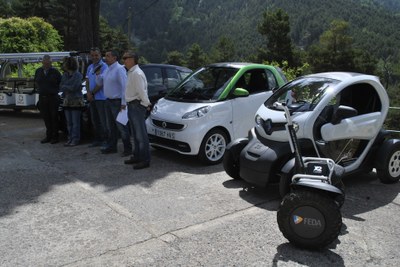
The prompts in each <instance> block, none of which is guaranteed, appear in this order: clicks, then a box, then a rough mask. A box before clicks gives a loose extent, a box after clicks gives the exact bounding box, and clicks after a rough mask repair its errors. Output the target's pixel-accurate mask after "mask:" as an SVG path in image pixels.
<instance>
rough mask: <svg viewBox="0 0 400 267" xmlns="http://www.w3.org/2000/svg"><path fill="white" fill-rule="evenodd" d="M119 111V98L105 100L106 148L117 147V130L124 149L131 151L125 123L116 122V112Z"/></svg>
mask: <svg viewBox="0 0 400 267" xmlns="http://www.w3.org/2000/svg"><path fill="white" fill-rule="evenodd" d="M120 111H121V100H120V99H107V100H106V121H107V136H108V138H107V144H106V147H105V148H106V149H115V150H116V149H117V142H118V132H119V133H120V135H121V139H122V143H123V144H124V151H132V143H131V137H130V134H129V128H128V126H127V125H122V124H121V123H119V122H117V121H116V119H117V116H118V113H119V112H120Z"/></svg>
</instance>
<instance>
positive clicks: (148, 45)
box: [102, 0, 400, 62]
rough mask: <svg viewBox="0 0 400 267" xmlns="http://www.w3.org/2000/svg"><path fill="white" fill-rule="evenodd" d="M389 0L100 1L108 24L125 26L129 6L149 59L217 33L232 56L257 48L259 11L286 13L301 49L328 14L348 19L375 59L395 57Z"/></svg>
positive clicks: (205, 43) (394, 6)
mask: <svg viewBox="0 0 400 267" xmlns="http://www.w3.org/2000/svg"><path fill="white" fill-rule="evenodd" d="M398 2H399V1H397V0H396V1H395V0H335V1H329V0H322V1H321V0H246V1H242V0H230V1H225V0H168V1H165V0H159V1H148V0H135V1H128V0H124V1H115V0H110V1H107V3H105V2H104V1H103V2H102V15H103V16H105V17H106V18H107V19H108V20H109V21H110V23H111V24H112V25H120V26H124V25H125V26H126V24H127V21H126V18H127V17H128V10H129V9H128V7H129V6H131V7H132V14H133V18H132V28H133V36H134V40H135V43H136V44H137V45H138V47H139V50H140V51H141V52H142V54H143V55H144V56H145V57H146V58H148V59H149V60H151V61H154V62H157V61H162V60H164V59H165V56H166V53H167V52H169V51H172V50H178V51H185V50H186V49H187V48H188V47H189V46H190V45H191V44H192V43H195V42H196V43H199V44H200V45H201V47H202V48H203V49H204V50H205V51H210V49H211V47H212V46H213V45H214V44H215V43H216V42H217V41H218V39H219V38H220V37H221V36H228V37H229V38H231V39H232V40H233V41H234V43H235V46H236V53H237V58H236V59H237V60H244V59H246V58H248V57H249V56H250V55H252V54H254V53H256V52H257V49H258V47H260V46H261V45H262V43H263V42H265V40H264V39H263V37H262V36H261V35H260V34H259V33H258V31H257V25H258V23H260V21H261V20H262V14H263V12H264V11H265V10H271V11H273V10H276V9H277V8H281V9H283V10H284V11H285V12H287V13H288V14H289V17H290V23H291V37H292V39H293V42H294V44H295V45H296V46H298V47H300V48H307V47H308V46H309V45H311V44H313V43H315V42H316V41H318V38H319V36H320V35H321V33H323V32H324V31H325V30H326V29H327V28H328V27H329V24H330V23H331V22H332V20H334V19H342V20H345V21H348V22H349V23H350V34H351V35H352V36H353V40H354V44H355V46H356V47H358V48H360V49H363V50H367V51H370V52H371V53H373V54H374V55H375V56H377V57H378V58H386V57H387V56H389V55H392V56H395V57H397V53H398V52H397V50H398V49H397V47H396V46H397V45H398V44H399V43H400V42H399V41H400V32H399V30H398V25H400V16H398V15H396V12H397V14H399V13H400V3H398Z"/></svg>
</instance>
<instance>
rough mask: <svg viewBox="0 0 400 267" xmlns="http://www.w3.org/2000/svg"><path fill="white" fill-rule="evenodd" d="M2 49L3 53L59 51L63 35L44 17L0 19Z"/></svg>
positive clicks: (0, 49) (0, 44) (0, 48)
mask: <svg viewBox="0 0 400 267" xmlns="http://www.w3.org/2000/svg"><path fill="white" fill-rule="evenodd" d="M0 40H2V42H1V43H0V51H2V52H3V53H17V52H40V51H58V50H60V49H61V47H62V41H61V36H60V35H59V34H58V32H57V31H56V30H55V29H54V28H53V26H52V25H51V24H49V23H47V22H45V21H44V20H43V19H41V18H38V17H31V18H28V19H21V18H18V17H13V18H9V19H0Z"/></svg>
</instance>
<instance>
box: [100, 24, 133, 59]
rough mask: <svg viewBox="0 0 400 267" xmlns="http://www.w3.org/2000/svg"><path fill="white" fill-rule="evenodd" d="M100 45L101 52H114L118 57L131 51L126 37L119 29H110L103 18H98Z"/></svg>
mask: <svg viewBox="0 0 400 267" xmlns="http://www.w3.org/2000/svg"><path fill="white" fill-rule="evenodd" d="M100 44H101V46H100V49H101V50H102V51H108V50H116V51H118V52H119V53H120V55H122V54H123V53H124V52H125V51H127V50H130V49H132V46H131V44H130V43H129V41H128V37H127V36H126V35H125V34H124V33H123V32H122V31H121V30H120V29H113V28H111V27H110V26H109V24H108V23H107V21H106V20H105V19H104V18H103V17H100Z"/></svg>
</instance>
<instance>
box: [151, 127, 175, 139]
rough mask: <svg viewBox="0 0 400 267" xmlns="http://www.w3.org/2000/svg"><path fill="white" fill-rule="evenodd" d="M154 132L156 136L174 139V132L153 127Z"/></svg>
mask: <svg viewBox="0 0 400 267" xmlns="http://www.w3.org/2000/svg"><path fill="white" fill-rule="evenodd" d="M154 134H155V135H156V136H158V137H162V138H167V139H172V140H175V133H173V132H169V131H165V130H158V129H154Z"/></svg>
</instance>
